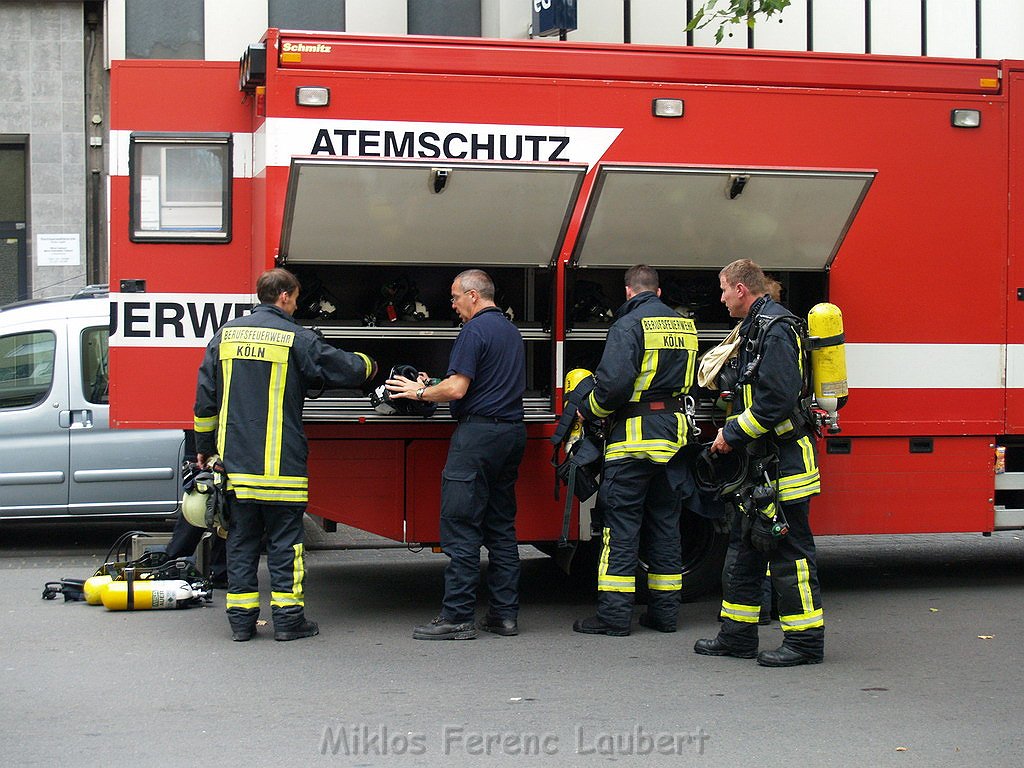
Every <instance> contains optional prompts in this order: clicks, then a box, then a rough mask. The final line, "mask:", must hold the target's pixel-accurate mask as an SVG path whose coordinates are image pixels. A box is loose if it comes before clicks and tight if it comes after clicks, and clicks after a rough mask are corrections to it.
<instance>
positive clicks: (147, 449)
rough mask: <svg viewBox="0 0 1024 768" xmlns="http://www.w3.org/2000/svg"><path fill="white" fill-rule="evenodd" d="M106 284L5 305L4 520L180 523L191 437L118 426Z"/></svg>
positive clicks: (0, 388) (0, 444) (0, 407)
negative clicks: (155, 519) (112, 419)
mask: <svg viewBox="0 0 1024 768" xmlns="http://www.w3.org/2000/svg"><path fill="white" fill-rule="evenodd" d="M109 323H110V303H109V301H108V300H107V296H106V290H105V289H104V288H103V287H101V286H94V287H90V288H88V289H84V290H83V291H80V292H79V293H78V294H76V295H75V296H74V297H71V298H67V299H50V300H42V301H31V302H20V303H16V304H9V305H7V306H5V307H0V519H19V520H25V519H30V518H36V517H47V518H53V517H78V516H86V515H91V516H103V517H111V516H123V517H148V516H159V517H170V516H172V515H174V514H175V513H176V512H177V510H178V508H179V505H180V498H181V462H182V459H183V457H184V450H185V433H184V432H182V431H181V430H172V429H118V430H111V429H109V428H108V415H109V410H110V406H109V404H108V402H109V401H108V394H107V381H108V377H107V337H108V335H109Z"/></svg>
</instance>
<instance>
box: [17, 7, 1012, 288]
mask: <svg viewBox="0 0 1024 768" xmlns="http://www.w3.org/2000/svg"><path fill="white" fill-rule="evenodd" d="M542 2H546V0H176V2H174V3H168V2H166V0H84V1H83V0H77V1H72V0H34V1H25V2H19V1H18V0H14V1H13V2H0V55H2V57H3V61H4V62H5V64H6V66H5V67H4V69H3V71H0V304H4V303H7V302H9V301H14V300H16V299H22V298H28V297H44V296H52V295H62V294H67V293H71V292H73V291H74V290H76V289H77V288H80V287H82V286H83V285H86V284H89V283H96V282H103V281H105V280H106V276H107V267H106V265H107V215H106V202H105V197H106V194H105V191H106V179H105V174H106V168H107V167H108V164H107V158H106V157H105V153H106V143H107V142H106V128H105V126H106V119H107V113H108V104H107V99H106V77H107V71H108V69H109V66H110V62H111V61H114V60H117V59H124V58H152V59H161V58H172V59H208V60H222V61H234V60H237V59H238V58H239V56H240V55H241V53H242V51H243V50H244V48H245V46H246V45H248V44H249V43H251V42H254V41H256V40H258V39H259V38H260V36H261V35H262V34H263V31H264V30H265V29H266V28H267V27H268V26H275V27H281V28H288V29H325V30H335V31H345V32H352V33H355V34H382V35H406V34H426V35H466V36H482V37H496V38H526V37H530V36H531V34H532V29H531V19H532V11H533V6H534V4H535V3H542ZM723 4H724V0H723ZM700 5H701V2H700V0H576V11H577V28H576V29H575V30H571V31H568V32H567V33H566V35H565V37H566V39H568V40H577V41H593V42H618V43H623V42H625V43H631V44H638V45H645V44H646V45H698V46H710V45H714V34H715V27H713V26H711V27H706V28H704V29H698V30H695V31H694V32H691V33H687V32H686V31H685V29H686V25H687V23H688V21H689V19H690V18H692V15H693V13H694V10H695V8H699V7H700ZM729 32H730V34H728V35H727V36H726V37H725V39H724V40H723V41H722V43H721V46H720V47H735V48H746V47H754V48H763V49H780V50H817V51H831V52H848V53H878V54H894V55H911V56H918V55H928V56H940V57H961V58H989V59H1002V58H1019V59H1024V3H1021V2H1020V0H793V3H792V5H791V6H790V7H789V8H787V9H786V11H785V12H784V13H783V14H782V16H781V17H780V18H779V19H778V20H773V21H771V22H768V23H762V24H758V25H757V26H756V27H755V29H754V30H753V31H752V32H751V31H748V30H747V29H746V28H745V27H743V26H738V27H737V29H735V30H729ZM545 39H546V40H548V41H550V42H551V44H553V45H557V42H558V41H557V37H555V38H545Z"/></svg>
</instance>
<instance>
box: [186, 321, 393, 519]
mask: <svg viewBox="0 0 1024 768" xmlns="http://www.w3.org/2000/svg"><path fill="white" fill-rule="evenodd" d="M374 368H375V365H374V362H373V361H372V360H371V359H370V358H369V357H367V356H366V355H363V354H360V353H352V352H345V351H343V350H340V349H335V348H334V347H332V346H330V345H329V344H327V343H326V342H325V341H323V340H322V339H321V338H320V336H319V335H317V334H316V333H314V332H313V331H311V330H309V329H307V328H304V327H303V326H302V325H300V324H299V323H297V322H296V321H295V320H293V319H292V318H291V316H289V315H288V314H287V313H286V312H284V311H283V310H282V309H280V308H279V307H277V306H276V305H274V304H260V305H258V306H257V307H255V308H254V309H253V311H252V314H250V315H247V316H245V317H240V318H237V319H235V320H231V321H229V322H228V323H227V324H225V325H224V327H222V328H221V329H220V330H219V331H218V332H217V334H216V335H215V336H214V337H213V339H212V340H211V341H210V343H209V344H208V345H207V347H206V354H205V356H204V358H203V362H202V364H201V366H200V368H199V378H198V384H197V386H196V404H195V432H196V450H197V452H198V453H201V454H204V455H207V456H211V455H213V454H219V455H220V457H221V461H222V462H223V464H224V468H225V470H226V472H227V476H228V489H229V490H232V491H234V493H235V496H236V497H237V499H238V500H239V501H243V502H244V501H250V502H260V503H270V504H288V505H302V504H305V503H306V502H307V500H308V495H307V489H308V478H307V472H306V457H307V453H308V448H307V445H306V437H305V435H304V434H303V431H302V404H303V400H304V398H305V395H306V392H307V390H309V389H311V388H314V387H318V386H320V385H321V382H322V383H323V385H325V386H328V387H355V386H359V385H361V384H362V383H363V382H365V381H366V380H367V379H369V378H370V377H372V376H373V373H374Z"/></svg>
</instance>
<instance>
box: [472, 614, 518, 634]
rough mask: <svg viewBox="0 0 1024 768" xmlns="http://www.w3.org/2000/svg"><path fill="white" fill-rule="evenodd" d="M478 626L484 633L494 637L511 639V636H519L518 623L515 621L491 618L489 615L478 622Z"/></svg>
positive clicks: (498, 617) (496, 617)
mask: <svg viewBox="0 0 1024 768" xmlns="http://www.w3.org/2000/svg"><path fill="white" fill-rule="evenodd" d="M479 626H480V629H482V630H483V631H484V632H490V633H492V634H495V635H504V636H505V637H511V636H512V635H518V634H519V622H517V621H516V620H515V619H512V618H501V617H500V616H491V614H489V613H488V614H487V616H485V617H484V619H483V621H481V622H480V625H479Z"/></svg>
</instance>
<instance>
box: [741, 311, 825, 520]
mask: <svg viewBox="0 0 1024 768" xmlns="http://www.w3.org/2000/svg"><path fill="white" fill-rule="evenodd" d="M787 315H791V313H790V312H789V310H787V309H786V308H785V307H783V306H782V305H781V304H777V303H776V302H774V301H772V300H771V298H769V297H768V296H762V297H761V298H759V299H758V300H757V301H755V302H754V304H753V305H752V306H751V308H750V312H749V313H748V314H747V316H746V318H744V320H743V322H742V324H741V325H740V342H741V343H740V347H739V355H738V366H739V368H738V370H739V372H740V380H739V385H738V387H737V396H736V398H735V399H734V400H733V403H732V414H731V415H730V416H729V417H728V419H727V420H726V424H725V428H724V432H723V437H724V438H725V441H726V442H727V443H728V444H729V445H730V446H732V447H733V448H743V447H745V446H746V445H747V444H749V443H750V442H752V441H754V440H769V441H771V442H773V443H774V444H775V445H776V446H777V448H778V455H779V468H778V473H779V477H778V483H779V485H778V490H779V501H780V502H782V503H784V504H785V503H787V502H793V501H797V500H799V499H804V498H807V497H809V496H813V495H814V494H816V493H819V492H820V491H821V482H820V479H819V475H818V464H817V460H816V458H815V447H814V441H813V440H812V439H811V431H810V428H809V425H808V424H807V423H805V422H803V421H801V420H799V419H797V418H794V415H795V414H796V413H797V407H798V404H799V402H800V398H801V395H802V393H803V387H804V375H805V372H804V355H803V349H802V347H801V340H800V337H799V335H798V334H797V333H796V332H795V330H794V328H793V327H792V325H790V324H789V323H786V322H774V323H771V324H770V325H769V324H768V323H769V321H770V320H771V318H774V317H780V316H787ZM766 326H767V330H765V327H766ZM759 334H763V335H764V338H763V339H759V338H758V336H759ZM758 355H760V358H761V359H760V362H759V363H758V366H757V371H756V375H755V376H754V377H753V378H752V380H750V381H747V380H746V377H745V376H744V372H745V371H747V370H748V368H749V366H750V365H751V363H753V362H754V360H755V357H756V356H758Z"/></svg>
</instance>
